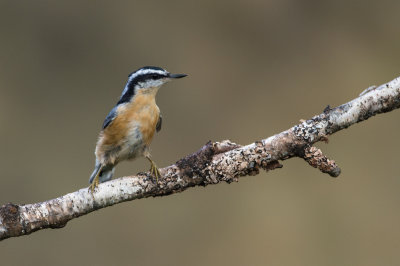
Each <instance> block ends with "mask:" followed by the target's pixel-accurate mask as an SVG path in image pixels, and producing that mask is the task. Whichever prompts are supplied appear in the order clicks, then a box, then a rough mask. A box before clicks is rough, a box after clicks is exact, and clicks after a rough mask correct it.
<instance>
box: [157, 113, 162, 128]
mask: <svg viewBox="0 0 400 266" xmlns="http://www.w3.org/2000/svg"><path fill="white" fill-rule="evenodd" d="M161 125H162V116H161V114H160V115H159V117H158V121H157V125H156V130H157V132H159V131H160V130H161Z"/></svg>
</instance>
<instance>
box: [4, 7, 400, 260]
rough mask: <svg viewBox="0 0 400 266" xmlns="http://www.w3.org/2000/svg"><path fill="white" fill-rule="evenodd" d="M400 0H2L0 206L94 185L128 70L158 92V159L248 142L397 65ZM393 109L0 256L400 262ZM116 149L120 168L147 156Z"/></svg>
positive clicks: (380, 78)
mask: <svg viewBox="0 0 400 266" xmlns="http://www.w3.org/2000/svg"><path fill="white" fill-rule="evenodd" d="M399 8H400V2H399V1H375V2H372V3H371V2H368V4H367V2H365V1H293V0H292V1H290V0H286V1H281V0H279V1H278V0H271V1H257V0H250V1H249V0H247V1H243V0H242V1H209V0H206V1H114V2H111V1H57V2H54V1H1V2H0V38H1V42H0V147H1V149H0V167H1V172H2V173H1V177H0V178H1V186H0V204H1V205H2V204H5V203H7V202H13V203H17V204H23V203H34V202H40V201H45V200H48V199H51V198H54V197H58V196H61V195H64V194H66V193H69V192H72V191H75V190H78V189H80V188H82V187H85V186H87V185H88V178H89V175H90V174H91V172H92V170H93V166H94V154H93V153H94V148H95V143H96V138H97V135H98V132H99V130H100V128H101V125H102V123H103V120H104V118H105V116H106V115H107V113H108V112H109V110H110V109H111V108H112V107H113V106H114V104H115V103H116V102H117V100H118V98H119V96H120V94H121V92H122V90H123V87H124V85H125V82H126V80H127V77H128V74H129V73H130V72H132V71H134V70H136V69H137V68H139V67H142V66H145V65H155V66H161V67H164V68H166V69H167V70H169V71H171V72H177V73H187V74H189V76H188V77H187V78H185V79H182V80H179V81H176V82H173V83H169V84H168V85H166V86H164V87H163V88H162V89H161V90H160V91H159V94H158V98H157V102H158V105H159V107H160V109H161V111H162V114H163V129H162V131H161V132H160V133H159V134H157V135H156V136H155V139H154V141H153V144H152V155H153V158H154V160H155V161H156V162H157V164H158V165H159V166H160V167H164V166H167V165H170V164H171V163H174V162H176V161H177V160H178V159H180V158H182V157H183V156H185V155H187V154H189V153H192V152H194V151H196V150H197V149H199V148H200V147H201V146H202V145H203V144H205V143H206V142H207V141H208V140H213V141H219V140H223V139H230V140H232V141H235V142H237V143H240V144H249V143H251V142H254V141H255V140H259V139H262V138H266V137H268V136H271V135H273V134H275V133H278V132H281V131H283V130H286V129H288V128H289V127H291V126H293V125H295V124H297V123H299V120H300V119H307V118H310V117H312V116H313V115H315V114H319V113H321V112H322V110H323V109H324V108H325V107H326V105H328V104H329V105H331V106H337V105H340V104H343V103H345V102H347V101H349V100H351V99H353V98H354V97H356V96H357V95H358V94H359V93H361V91H362V90H364V89H365V88H367V87H369V86H371V85H374V84H375V85H380V84H382V83H385V82H387V81H390V80H392V79H394V78H395V77H397V76H399V73H400V71H399V70H400V63H399V62H400V53H399V47H400V27H399V19H398V10H399ZM399 121H400V112H399V111H393V112H390V113H387V114H383V115H379V116H377V117H373V118H371V119H370V120H368V121H365V122H363V123H361V124H357V125H354V126H352V127H350V128H349V129H347V130H344V131H340V132H338V133H337V134H335V135H334V136H332V137H330V142H329V144H328V145H326V144H320V145H319V147H321V148H322V150H323V151H324V152H325V153H326V155H327V156H329V157H330V158H333V159H334V160H336V161H337V162H338V164H339V165H340V167H341V168H342V174H341V176H340V177H339V178H337V179H333V178H330V177H329V176H328V175H326V174H322V173H321V172H319V171H318V170H316V169H314V168H311V167H310V166H308V165H307V164H306V163H305V162H304V161H302V160H300V159H291V160H288V161H285V162H283V165H284V167H283V168H282V169H279V170H275V171H272V172H269V173H261V174H260V175H258V176H254V177H245V178H241V179H240V181H239V183H233V184H230V185H228V184H219V185H216V186H208V187H206V188H201V187H199V188H192V189H189V190H188V191H186V192H184V193H179V194H176V195H171V196H168V197H163V198H148V199H143V200H137V201H132V202H126V203H123V204H119V205H117V206H113V207H110V208H106V209H102V210H99V211H96V212H94V213H91V214H89V215H87V216H84V217H81V218H79V219H75V220H73V221H71V222H69V223H68V225H67V226H66V227H65V228H63V229H59V230H51V229H47V230H43V231H39V232H36V233H34V234H32V235H29V236H24V237H18V238H12V239H7V240H5V241H2V242H0V258H1V262H2V265H71V264H76V265H399V263H400V253H399V250H400V230H399V224H400V211H399V203H400V193H399V188H400V178H399V170H398V165H399V159H400V156H399V154H398V151H399V150H400V140H399V138H398V136H399V133H398V132H399V130H400V123H399ZM148 167H149V165H148V162H147V161H146V160H145V159H139V160H136V161H134V162H124V163H121V164H120V165H119V166H118V168H117V171H116V176H117V177H118V176H124V175H130V174H135V173H137V172H139V171H144V170H147V169H148Z"/></svg>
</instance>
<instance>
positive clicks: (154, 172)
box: [144, 151, 161, 183]
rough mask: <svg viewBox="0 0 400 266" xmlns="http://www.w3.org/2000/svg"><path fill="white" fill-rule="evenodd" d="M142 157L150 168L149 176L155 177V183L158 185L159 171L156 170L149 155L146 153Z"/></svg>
mask: <svg viewBox="0 0 400 266" xmlns="http://www.w3.org/2000/svg"><path fill="white" fill-rule="evenodd" d="M144 156H145V157H146V158H147V160H149V162H150V164H151V167H150V174H152V175H154V176H155V177H156V182H157V183H158V177H161V174H160V171H159V170H158V168H157V165H156V163H155V162H154V161H153V160H152V159H151V156H150V153H149V152H148V151H146V152H145V153H144Z"/></svg>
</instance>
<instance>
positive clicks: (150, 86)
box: [119, 66, 187, 103]
mask: <svg viewBox="0 0 400 266" xmlns="http://www.w3.org/2000/svg"><path fill="white" fill-rule="evenodd" d="M186 76H187V75H186V74H171V73H169V72H168V71H167V70H165V69H163V68H161V67H154V66H146V67H142V68H140V69H138V70H136V71H135V72H132V73H131V74H130V75H129V78H128V82H127V83H126V86H125V89H124V91H123V92H122V95H121V99H120V102H119V103H123V102H127V101H130V99H132V97H133V96H134V95H135V94H138V93H154V94H155V93H157V91H158V89H159V88H160V87H161V86H162V85H163V84H165V83H167V82H168V81H171V80H173V79H179V78H183V77H186Z"/></svg>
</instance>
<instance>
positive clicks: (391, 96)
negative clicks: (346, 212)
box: [0, 77, 400, 240]
mask: <svg viewBox="0 0 400 266" xmlns="http://www.w3.org/2000/svg"><path fill="white" fill-rule="evenodd" d="M399 107H400V77H399V78H396V79H394V80H392V81H390V82H388V83H386V84H383V85H381V86H379V87H370V88H368V89H367V90H365V91H364V92H363V93H361V95H360V96H359V97H358V98H355V99H354V100H352V101H350V102H348V103H345V104H343V105H341V106H338V107H336V108H333V109H331V108H330V107H329V106H328V107H327V108H325V110H324V112H323V113H322V114H320V115H317V116H314V117H313V118H311V119H309V120H307V121H303V122H302V123H300V124H298V125H295V126H294V127H292V128H290V129H288V130H286V131H283V132H281V133H279V134H277V135H275V136H272V137H269V138H267V139H263V140H260V141H256V142H254V143H252V144H250V145H247V146H240V145H237V144H235V143H232V142H230V141H229V140H225V141H222V142H215V143H212V142H211V141H210V142H208V143H207V144H206V145H205V146H204V147H202V148H201V149H200V150H199V151H198V152H196V153H193V154H191V155H188V156H186V157H185V158H183V159H181V160H179V161H178V162H176V163H175V164H173V165H171V166H168V167H165V168H163V169H160V172H161V175H162V178H161V179H160V180H159V183H158V184H156V183H155V180H154V179H153V178H152V177H151V176H150V175H149V173H139V174H138V175H136V176H129V177H122V178H118V179H114V180H111V181H109V182H105V183H102V184H100V185H99V187H98V188H97V190H96V191H95V192H94V194H93V195H92V194H91V193H90V192H89V190H88V188H83V189H81V190H78V191H76V192H72V193H69V194H67V195H64V196H61V197H59V198H56V199H52V200H48V201H45V202H40V203H35V204H26V205H15V204H12V203H8V204H5V205H3V206H2V207H0V240H3V239H6V238H9V237H16V236H21V235H27V234H30V233H32V232H35V231H37V230H40V229H44V228H61V227H64V226H65V225H66V224H67V222H68V221H69V220H71V219H74V218H76V217H79V216H82V215H85V214H88V213H90V212H92V211H95V210H98V209H101V208H105V207H108V206H111V205H114V204H117V203H121V202H124V201H129V200H135V199H140V198H146V197H156V196H164V195H169V194H173V193H177V192H182V191H184V190H186V189H187V188H189V187H194V186H207V185H210V184H218V183H220V182H221V181H225V182H228V183H230V182H233V181H238V178H239V177H241V176H246V175H256V174H258V173H259V169H260V168H262V169H264V170H266V171H268V170H273V169H275V168H280V167H282V165H281V164H280V163H279V162H278V161H282V160H286V159H289V158H292V157H300V158H303V159H304V160H306V161H307V162H308V163H309V164H310V165H311V166H313V167H316V168H318V169H319V170H321V171H322V172H324V173H328V174H330V175H331V176H333V177H336V176H338V175H339V174H340V168H339V167H338V166H337V165H336V164H335V162H334V161H332V160H329V159H328V158H326V157H325V156H324V155H323V154H322V152H321V150H319V149H317V148H315V147H313V146H312V145H313V144H314V143H315V142H318V141H327V136H328V135H331V134H333V133H335V132H337V131H339V130H342V129H344V128H347V127H349V126H351V125H353V124H354V123H358V122H361V121H364V120H366V119H368V118H370V117H371V116H374V115H376V114H380V113H385V112H389V111H392V110H394V109H397V108H399Z"/></svg>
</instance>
